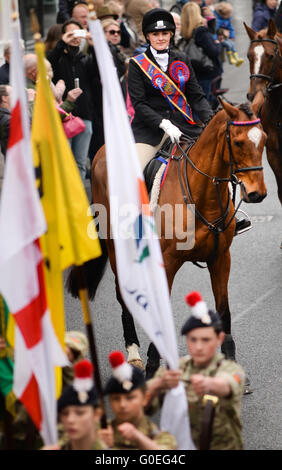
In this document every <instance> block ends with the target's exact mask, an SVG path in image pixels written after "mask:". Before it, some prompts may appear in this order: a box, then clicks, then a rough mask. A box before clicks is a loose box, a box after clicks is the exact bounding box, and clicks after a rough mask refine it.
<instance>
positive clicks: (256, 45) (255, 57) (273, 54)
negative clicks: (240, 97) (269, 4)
mask: <svg viewBox="0 0 282 470" xmlns="http://www.w3.org/2000/svg"><path fill="white" fill-rule="evenodd" d="M244 26H245V29H246V31H247V34H248V36H249V38H250V40H251V43H250V46H249V50H248V59H249V62H250V72H251V75H250V78H251V83H250V88H249V92H248V94H247V97H248V99H249V100H250V101H252V100H253V99H254V97H255V95H256V93H257V91H258V90H262V91H265V90H266V89H267V87H269V86H271V85H273V84H274V83H279V82H280V81H281V78H280V74H281V55H282V36H281V35H280V34H279V33H277V29H276V25H275V23H274V21H273V20H270V21H269V24H268V28H267V29H263V30H261V31H259V32H256V31H254V30H253V29H252V28H250V27H249V26H247V25H246V23H244Z"/></svg>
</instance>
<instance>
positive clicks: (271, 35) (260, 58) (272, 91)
mask: <svg viewBox="0 0 282 470" xmlns="http://www.w3.org/2000/svg"><path fill="white" fill-rule="evenodd" d="M244 24H245V23H244ZM245 28H246V31H247V34H248V36H249V38H250V40H251V42H250V46H249V50H248V59H249V62H250V73H251V76H250V79H251V80H250V88H249V92H248V98H249V99H250V100H251V101H252V100H253V99H254V97H255V96H256V93H257V92H258V91H262V92H263V94H264V97H265V99H264V101H263V103H262V106H261V108H260V110H259V116H260V117H261V122H262V126H263V129H264V130H265V132H266V134H267V141H266V155H267V160H268V162H269V165H270V166H271V168H272V170H273V173H274V175H275V178H276V183H277V188H278V197H279V200H280V202H281V204H282V34H281V33H279V32H278V31H277V29H276V26H275V23H274V21H273V20H270V21H269V26H268V28H266V29H264V30H262V31H258V32H255V31H253V30H252V29H251V28H250V27H249V26H247V25H246V24H245ZM281 248H282V242H281Z"/></svg>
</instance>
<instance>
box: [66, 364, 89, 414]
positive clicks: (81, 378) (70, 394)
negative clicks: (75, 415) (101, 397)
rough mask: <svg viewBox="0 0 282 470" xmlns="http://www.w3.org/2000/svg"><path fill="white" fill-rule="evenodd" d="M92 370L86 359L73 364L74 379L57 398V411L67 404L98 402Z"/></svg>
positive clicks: (84, 404) (81, 404) (80, 404)
mask: <svg viewBox="0 0 282 470" xmlns="http://www.w3.org/2000/svg"><path fill="white" fill-rule="evenodd" d="M93 371H94V368H93V365H92V363H91V362H90V361H88V359H83V360H82V361H79V362H77V363H76V364H75V365H74V380H73V383H72V384H71V385H69V386H67V387H66V388H65V389H64V390H63V392H62V395H61V396H60V398H59V400H58V406H57V408H58V413H60V411H62V410H63V409H64V408H66V407H67V406H86V405H91V406H95V405H97V404H98V393H97V389H96V386H95V384H94V381H93Z"/></svg>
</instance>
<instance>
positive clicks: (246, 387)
mask: <svg viewBox="0 0 282 470" xmlns="http://www.w3.org/2000/svg"><path fill="white" fill-rule="evenodd" d="M251 393H253V389H252V388H251V384H250V380H249V379H248V377H246V380H245V385H244V395H250V394H251Z"/></svg>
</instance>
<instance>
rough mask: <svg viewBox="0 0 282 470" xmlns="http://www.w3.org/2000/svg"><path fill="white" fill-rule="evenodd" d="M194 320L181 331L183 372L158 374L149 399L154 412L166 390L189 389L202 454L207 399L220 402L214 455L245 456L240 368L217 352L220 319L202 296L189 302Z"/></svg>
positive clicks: (193, 430)
mask: <svg viewBox="0 0 282 470" xmlns="http://www.w3.org/2000/svg"><path fill="white" fill-rule="evenodd" d="M186 299H187V302H188V303H189V305H190V306H191V309H192V316H191V317H190V318H189V319H188V320H187V321H186V323H185V324H184V326H183V327H182V331H181V333H182V334H183V335H185V336H186V342H187V348H188V351H189V353H190V355H189V356H185V357H183V358H181V359H180V363H179V370H178V371H172V370H164V369H159V370H158V371H157V373H156V374H155V376H154V378H153V379H151V380H150V381H148V382H147V388H148V395H149V396H150V406H151V408H150V412H151V411H156V409H157V408H158V407H159V406H160V405H161V403H162V398H163V396H164V393H165V392H166V390H168V389H170V388H173V387H175V386H177V385H178V383H179V380H182V381H183V382H184V385H185V389H186V394H187V400H188V405H189V417H190V425H191V433H192V439H193V441H194V444H195V446H196V448H197V449H200V438H201V433H202V432H203V427H202V422H203V414H204V407H205V405H204V402H203V396H204V395H206V394H208V395H212V396H214V397H217V399H218V401H217V403H216V404H215V410H214V421H213V426H212V434H211V438H210V442H209V449H210V450H241V449H243V442H242V425H241V419H240V413H241V400H242V395H243V388H244V380H245V373H244V371H243V369H242V367H241V366H239V365H238V364H237V363H236V362H234V361H230V360H226V359H225V358H224V356H223V354H221V353H219V352H217V349H218V348H219V347H220V346H221V344H222V341H223V339H224V335H225V334H224V332H223V330H222V324H221V320H220V317H219V315H218V314H217V313H215V312H213V311H211V310H208V309H207V306H206V303H205V302H204V301H203V300H202V298H201V296H200V294H199V293H198V292H192V293H190V294H189V295H188V296H187V297H186Z"/></svg>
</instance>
